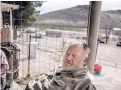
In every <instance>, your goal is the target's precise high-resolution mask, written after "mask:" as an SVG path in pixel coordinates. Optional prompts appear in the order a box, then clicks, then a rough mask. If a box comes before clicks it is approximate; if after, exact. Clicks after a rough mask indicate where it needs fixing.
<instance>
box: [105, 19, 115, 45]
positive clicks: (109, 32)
mask: <svg viewBox="0 0 121 90" xmlns="http://www.w3.org/2000/svg"><path fill="white" fill-rule="evenodd" d="M113 28H114V20H113V21H112V23H111V24H110V25H108V24H107V25H106V27H105V40H106V43H108V40H109V37H110V34H111V31H112V30H113Z"/></svg>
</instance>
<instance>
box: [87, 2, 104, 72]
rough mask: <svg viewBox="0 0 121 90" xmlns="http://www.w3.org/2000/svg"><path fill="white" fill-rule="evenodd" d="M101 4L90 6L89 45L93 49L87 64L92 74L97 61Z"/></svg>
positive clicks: (94, 3)
mask: <svg viewBox="0 0 121 90" xmlns="http://www.w3.org/2000/svg"><path fill="white" fill-rule="evenodd" d="M101 4H102V1H90V5H89V17H88V31H87V35H88V38H87V44H88V46H89V47H90V49H91V53H90V55H89V58H88V62H87V64H88V69H89V71H90V72H91V73H93V67H94V64H95V61H96V54H97V47H98V30H99V24H100V13H101Z"/></svg>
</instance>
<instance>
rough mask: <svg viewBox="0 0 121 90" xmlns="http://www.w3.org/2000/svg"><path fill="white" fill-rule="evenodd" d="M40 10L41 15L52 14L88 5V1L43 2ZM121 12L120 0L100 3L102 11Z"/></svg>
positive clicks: (51, 0)
mask: <svg viewBox="0 0 121 90" xmlns="http://www.w3.org/2000/svg"><path fill="white" fill-rule="evenodd" d="M45 1H47V2H45V3H44V4H43V6H42V7H40V8H37V9H39V10H41V14H44V13H47V12H52V11H56V10H60V9H65V8H70V7H74V6H76V5H89V0H45ZM117 9H120V10H121V0H107V1H102V10H103V11H105V10H117Z"/></svg>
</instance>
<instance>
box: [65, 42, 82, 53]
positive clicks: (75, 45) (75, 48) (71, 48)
mask: <svg viewBox="0 0 121 90" xmlns="http://www.w3.org/2000/svg"><path fill="white" fill-rule="evenodd" d="M70 50H73V51H81V52H82V51H84V49H83V46H82V45H79V44H74V45H71V46H69V48H68V49H67V51H70Z"/></svg>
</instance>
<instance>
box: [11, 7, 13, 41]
mask: <svg viewBox="0 0 121 90" xmlns="http://www.w3.org/2000/svg"><path fill="white" fill-rule="evenodd" d="M10 31H11V42H13V18H12V8H11V9H10Z"/></svg>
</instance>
